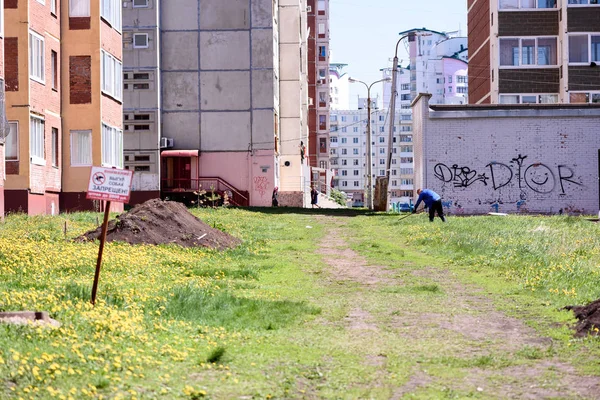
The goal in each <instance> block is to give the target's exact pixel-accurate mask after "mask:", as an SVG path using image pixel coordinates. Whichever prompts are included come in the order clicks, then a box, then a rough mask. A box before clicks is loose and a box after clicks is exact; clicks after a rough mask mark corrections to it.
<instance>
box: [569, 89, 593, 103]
mask: <svg viewBox="0 0 600 400" xmlns="http://www.w3.org/2000/svg"><path fill="white" fill-rule="evenodd" d="M569 103H573V104H580V103H594V104H600V91H596V92H569Z"/></svg>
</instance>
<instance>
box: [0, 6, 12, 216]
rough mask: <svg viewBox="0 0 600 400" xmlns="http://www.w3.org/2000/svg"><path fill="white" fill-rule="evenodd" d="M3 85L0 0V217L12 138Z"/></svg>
mask: <svg viewBox="0 0 600 400" xmlns="http://www.w3.org/2000/svg"><path fill="white" fill-rule="evenodd" d="M4 85H5V81H4V0H0V219H3V218H4V180H5V176H6V174H5V172H6V171H5V163H4V154H5V148H6V142H7V141H8V140H11V139H12V138H9V137H8V135H9V133H10V131H9V130H8V129H9V126H8V122H7V120H6V105H5V89H4Z"/></svg>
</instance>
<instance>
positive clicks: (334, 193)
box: [330, 189, 348, 207]
mask: <svg viewBox="0 0 600 400" xmlns="http://www.w3.org/2000/svg"><path fill="white" fill-rule="evenodd" d="M330 197H331V199H332V200H333V201H335V202H336V203H338V204H339V205H340V206H344V207H346V206H348V204H346V196H345V195H344V193H342V192H341V191H339V190H337V189H331V195H330Z"/></svg>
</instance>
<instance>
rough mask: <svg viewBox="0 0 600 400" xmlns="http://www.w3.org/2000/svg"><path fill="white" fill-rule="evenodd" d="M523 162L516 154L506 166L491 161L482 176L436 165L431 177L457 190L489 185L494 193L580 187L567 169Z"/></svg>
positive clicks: (561, 191)
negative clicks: (512, 189)
mask: <svg viewBox="0 0 600 400" xmlns="http://www.w3.org/2000/svg"><path fill="white" fill-rule="evenodd" d="M526 159H527V156H523V155H521V154H519V155H518V156H517V157H515V158H513V159H512V160H510V162H509V163H508V164H505V163H501V162H497V161H492V162H490V163H489V164H487V165H486V166H485V169H486V170H485V171H484V172H483V173H478V171H477V170H475V169H472V168H470V167H468V166H459V165H458V164H453V165H452V166H448V165H446V164H443V163H438V164H436V165H435V166H434V167H433V174H434V176H435V177H436V178H437V179H439V180H441V181H442V182H444V183H451V184H452V185H454V187H457V188H468V187H469V186H471V185H473V184H475V183H477V182H479V183H480V184H482V185H484V186H488V183H489V184H490V186H491V187H492V188H493V190H499V189H501V188H503V187H505V186H507V185H509V184H510V183H513V184H516V185H517V187H518V188H519V189H521V190H524V189H527V188H528V189H530V190H532V191H533V192H535V193H540V194H548V193H551V192H553V191H554V190H556V189H557V188H558V189H559V190H560V193H561V194H565V193H566V189H567V188H568V185H570V184H572V185H576V186H582V183H581V182H579V181H578V180H577V178H576V177H575V171H574V170H573V169H572V168H571V167H569V166H567V165H557V166H556V167H555V168H552V167H550V166H548V165H546V164H543V163H532V164H527V163H526V162H525V160H526ZM488 174H489V175H488Z"/></svg>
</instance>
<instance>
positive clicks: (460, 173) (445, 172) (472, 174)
mask: <svg viewBox="0 0 600 400" xmlns="http://www.w3.org/2000/svg"><path fill="white" fill-rule="evenodd" d="M433 171H434V174H435V177H436V178H438V179H439V180H441V181H443V182H446V183H449V182H453V184H454V187H463V188H466V187H469V186H471V185H472V184H474V183H475V182H482V183H483V184H484V186H487V180H488V179H489V178H488V177H487V176H486V175H485V173H484V174H479V175H478V174H477V171H476V170H474V169H473V170H472V169H471V168H469V167H459V166H458V165H457V164H454V165H453V166H452V168H450V167H448V166H447V165H445V164H441V163H440V164H436V166H435V167H433Z"/></svg>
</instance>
